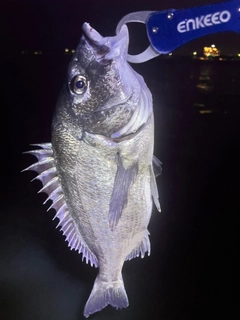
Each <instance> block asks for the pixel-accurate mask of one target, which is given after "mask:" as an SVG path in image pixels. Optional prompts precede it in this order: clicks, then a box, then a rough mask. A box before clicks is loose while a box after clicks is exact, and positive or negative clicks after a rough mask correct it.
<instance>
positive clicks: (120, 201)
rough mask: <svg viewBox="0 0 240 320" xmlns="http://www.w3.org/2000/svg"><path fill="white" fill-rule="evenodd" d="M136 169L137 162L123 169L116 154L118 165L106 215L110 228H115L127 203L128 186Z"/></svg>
mask: <svg viewBox="0 0 240 320" xmlns="http://www.w3.org/2000/svg"><path fill="white" fill-rule="evenodd" d="M137 171H138V164H137V162H135V163H133V164H132V165H131V166H130V167H129V168H128V169H125V168H124V166H123V163H122V159H121V156H120V155H119V154H118V167H117V172H116V176H115V181H114V186H113V191H112V196H111V200H110V207H109V215H108V221H109V226H110V228H111V229H112V230H114V229H115V228H116V226H117V224H118V221H119V219H120V218H121V215H122V212H123V209H124V207H125V206H126V204H127V199H128V192H129V188H130V186H131V184H132V182H133V181H134V178H135V176H136V174H137Z"/></svg>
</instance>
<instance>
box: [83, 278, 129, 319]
mask: <svg viewBox="0 0 240 320" xmlns="http://www.w3.org/2000/svg"><path fill="white" fill-rule="evenodd" d="M109 304H110V305H112V306H113V307H115V308H116V309H121V308H126V307H128V297H127V294H126V291H125V288H124V284H123V281H122V280H119V281H118V282H114V283H106V282H101V281H100V280H99V279H98V277H97V278H96V280H95V283H94V286H93V289H92V292H91V294H90V296H89V298H88V301H87V303H86V305H85V308H84V312H83V314H84V316H85V317H86V318H87V317H88V316H89V315H90V314H93V313H95V312H97V311H100V310H102V309H103V308H105V307H106V306H107V305H109Z"/></svg>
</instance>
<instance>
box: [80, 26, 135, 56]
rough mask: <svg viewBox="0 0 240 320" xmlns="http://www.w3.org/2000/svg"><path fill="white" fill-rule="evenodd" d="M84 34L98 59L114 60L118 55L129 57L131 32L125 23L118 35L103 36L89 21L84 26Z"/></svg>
mask: <svg viewBox="0 0 240 320" xmlns="http://www.w3.org/2000/svg"><path fill="white" fill-rule="evenodd" d="M82 30H83V34H84V37H85V40H86V42H87V44H88V46H89V47H90V48H91V50H92V51H93V53H94V55H95V57H96V59H97V60H102V59H106V60H112V59H114V58H117V57H123V58H124V59H126V58H127V51H128V44H129V34H128V28H127V26H126V25H123V26H122V27H121V29H120V31H119V33H118V34H117V35H116V36H113V37H103V36H102V35H101V34H100V33H98V32H97V31H96V30H95V29H94V28H92V27H91V26H90V24H89V23H87V22H85V23H84V24H83V26H82Z"/></svg>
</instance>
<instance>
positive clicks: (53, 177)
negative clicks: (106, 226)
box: [23, 143, 98, 267]
mask: <svg viewBox="0 0 240 320" xmlns="http://www.w3.org/2000/svg"><path fill="white" fill-rule="evenodd" d="M34 146H38V147H41V148H42V149H36V150H30V151H27V152H24V153H28V154H31V155H33V156H35V157H36V158H37V159H38V161H37V162H35V163H34V164H32V165H31V166H29V167H28V168H26V169H24V170H23V171H27V170H33V171H36V172H37V173H38V175H37V176H36V177H35V178H34V179H33V180H35V179H38V180H40V181H41V182H42V184H43V187H42V188H41V190H39V192H45V193H47V195H48V197H47V199H46V200H45V201H44V203H46V202H47V201H48V200H52V203H51V205H50V207H49V208H48V210H50V209H52V208H53V209H55V210H56V215H55V216H54V218H53V219H55V218H58V219H59V223H58V225H57V227H59V226H60V227H61V228H60V230H61V231H62V232H63V234H64V235H65V236H66V241H67V242H68V246H69V247H70V248H71V250H72V249H74V250H77V251H78V252H79V253H82V260H83V259H84V258H85V259H86V263H88V261H90V264H91V266H93V265H95V267H97V266H98V261H97V257H96V256H95V255H94V254H93V253H92V252H91V250H90V249H89V248H88V246H87V244H86V243H85V241H84V240H83V238H82V236H81V234H80V233H79V230H78V228H77V226H76V224H75V222H74V220H73V219H72V217H71V215H70V213H69V210H68V207H67V204H66V201H65V199H64V194H63V191H62V187H61V184H60V181H59V179H58V176H57V170H56V167H55V163H54V155H53V150H52V145H51V143H41V144H35V145H34ZM33 180H32V181H33Z"/></svg>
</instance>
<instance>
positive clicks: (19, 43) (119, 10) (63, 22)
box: [0, 0, 240, 54]
mask: <svg viewBox="0 0 240 320" xmlns="http://www.w3.org/2000/svg"><path fill="white" fill-rule="evenodd" d="M218 2H219V1H218V0H212V1H209V0H192V1H187V0H178V1H177V0H170V1H166V0H163V1H156V0H149V1H145V0H138V1H136V0H133V1H122V0H114V1H109V0H98V1H96V0H94V1H93V0H62V1H58V0H50V1H49V0H34V1H32V0H9V1H4V2H3V1H1V5H0V29H1V31H0V32H1V33H2V34H1V33H0V34H1V51H4V52H9V51H11V52H20V50H23V49H25V50H26V49H28V50H40V49H41V50H43V52H45V53H46V52H47V53H52V54H53V53H55V52H60V51H61V50H63V48H64V47H72V48H75V47H76V45H77V43H78V40H79V38H80V36H81V26H82V24H83V23H84V22H85V21H87V22H89V23H90V24H91V25H92V26H93V27H94V28H95V29H96V30H98V31H99V32H100V33H102V35H104V36H108V35H114V34H115V28H116V25H117V23H118V21H119V20H120V19H121V18H122V17H123V16H124V15H126V14H128V13H130V12H134V11H142V10H156V11H161V10H166V9H169V8H176V9H181V8H188V7H194V6H200V5H206V4H209V3H218ZM131 28H132V29H133V30H135V33H134V36H133V37H134V38H136V37H137V39H131V41H130V43H131V46H132V47H133V49H132V50H133V51H134V48H136V47H138V48H140V49H141V48H142V47H141V46H143V47H144V46H146V45H147V39H146V36H145V30H144V28H143V27H142V26H139V24H131ZM137 28H138V29H137ZM239 40H240V36H239V35H238V34H234V33H229V32H228V33H222V34H215V35H211V36H208V37H205V38H204V39H198V40H195V41H193V42H192V43H190V44H188V45H185V46H184V47H183V48H181V49H179V50H178V51H177V52H176V53H179V54H187V53H189V52H191V51H192V50H200V49H201V48H202V47H203V45H210V44H211V43H215V44H216V46H217V47H219V49H220V50H221V52H222V53H223V54H236V53H237V52H238V51H239V50H240V41H239ZM134 41H135V42H134ZM144 41H145V42H144ZM130 49H131V47H130Z"/></svg>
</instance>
